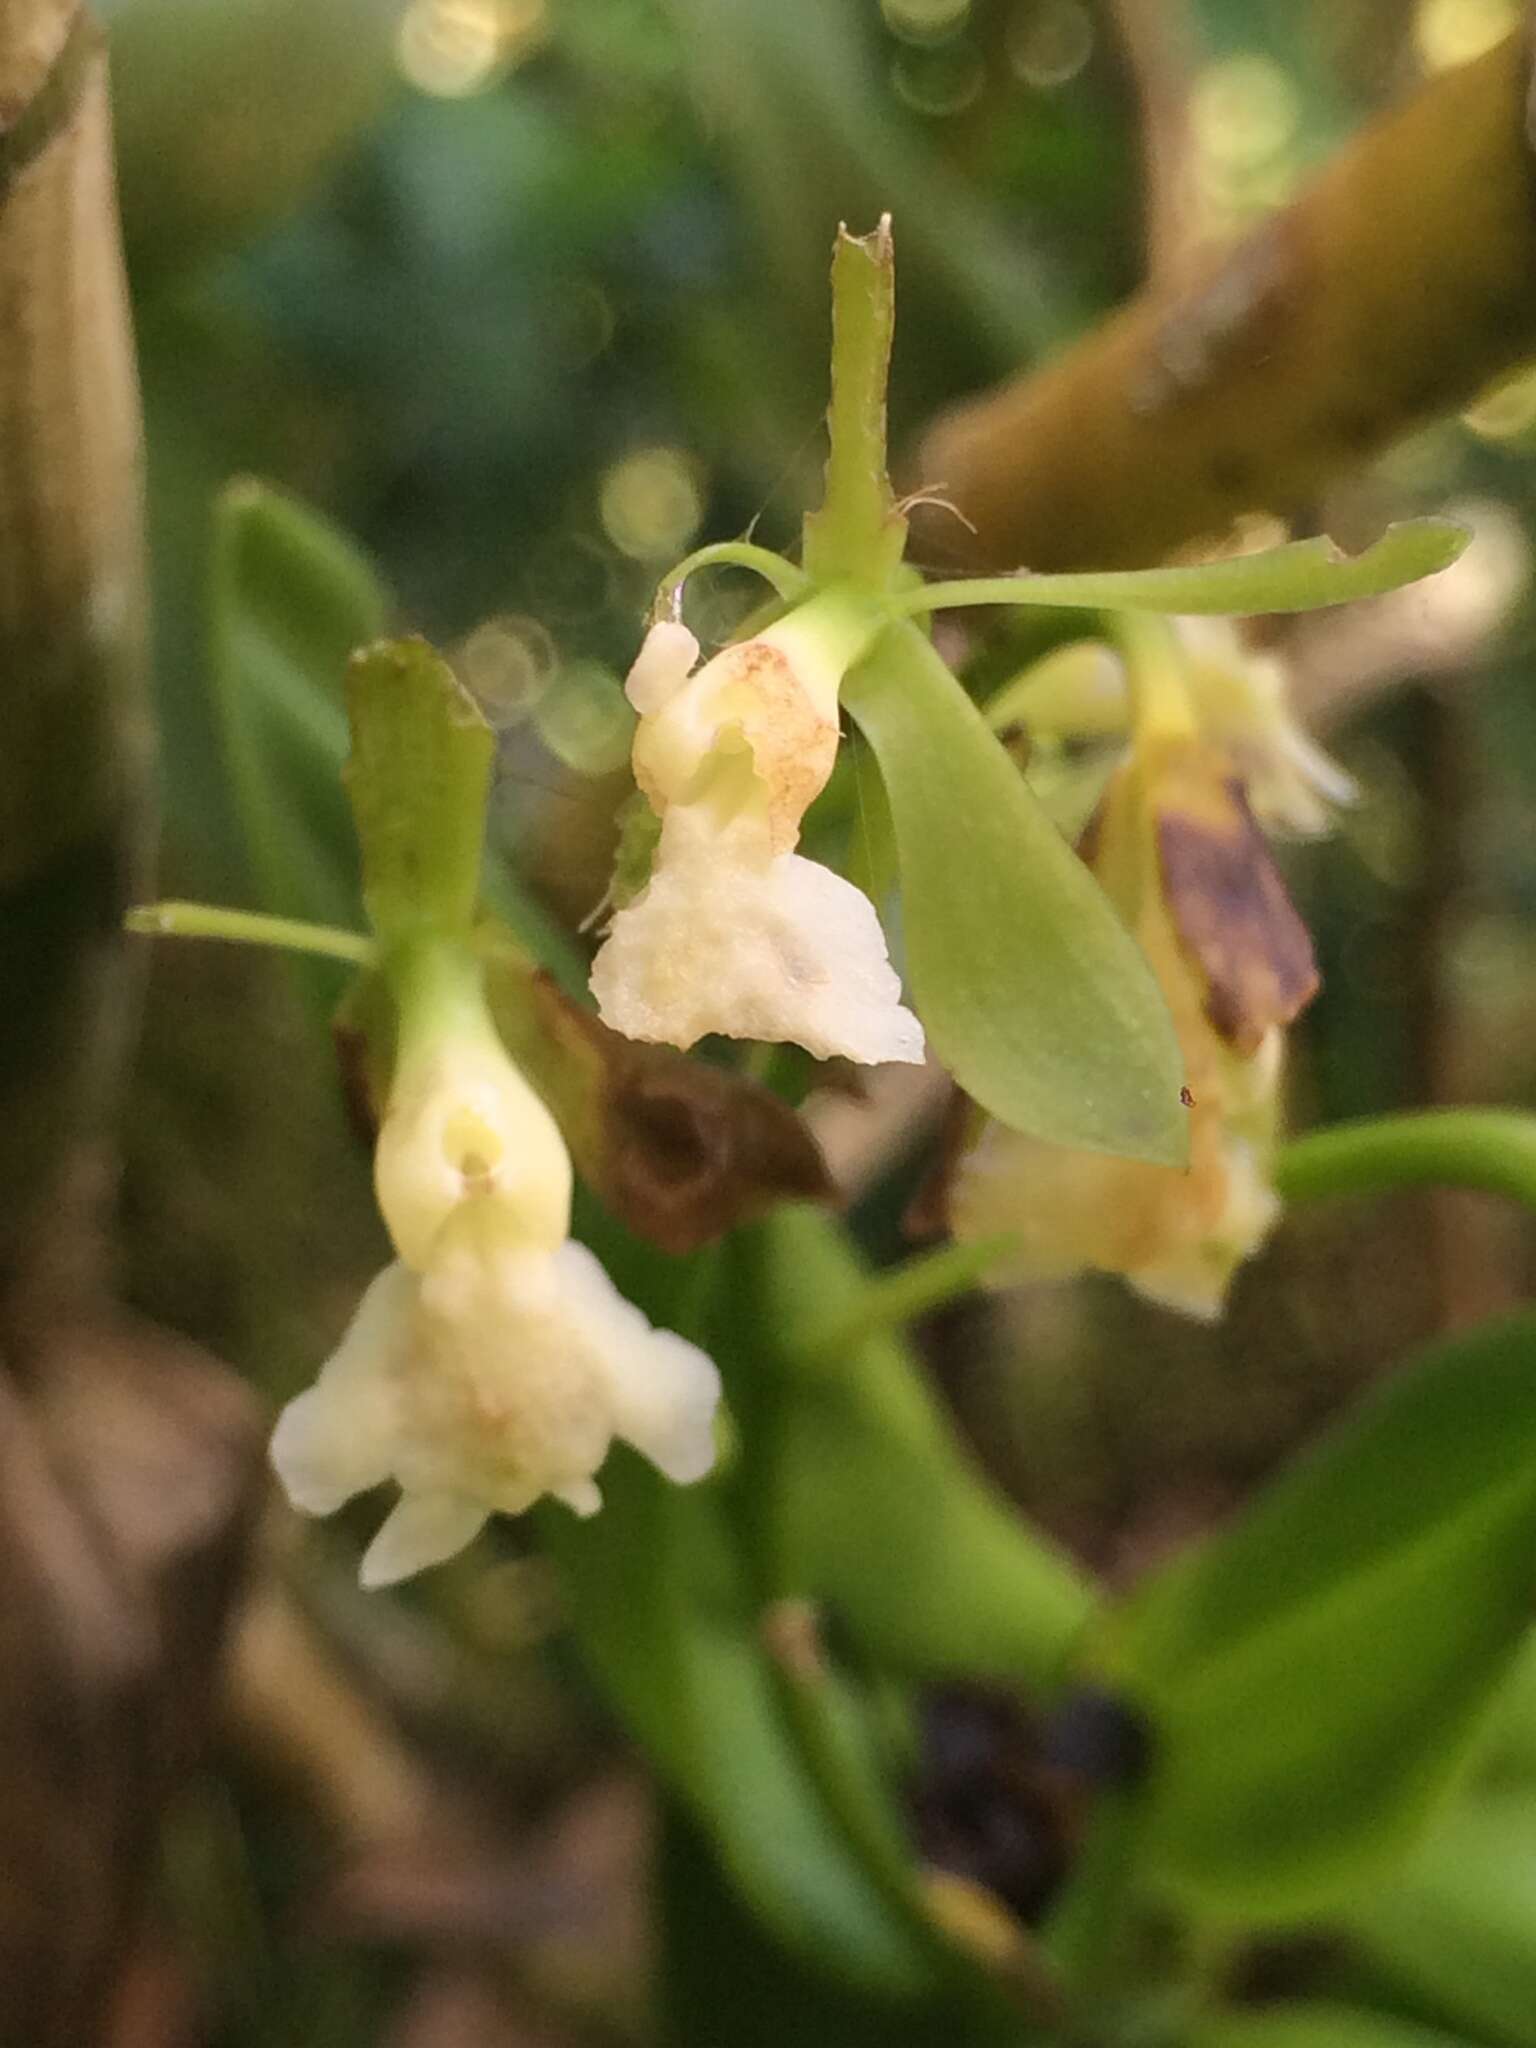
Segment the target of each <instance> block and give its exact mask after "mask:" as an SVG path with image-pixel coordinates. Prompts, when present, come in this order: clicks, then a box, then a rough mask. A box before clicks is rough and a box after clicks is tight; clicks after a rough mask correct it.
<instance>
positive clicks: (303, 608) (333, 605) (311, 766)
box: [210, 478, 389, 992]
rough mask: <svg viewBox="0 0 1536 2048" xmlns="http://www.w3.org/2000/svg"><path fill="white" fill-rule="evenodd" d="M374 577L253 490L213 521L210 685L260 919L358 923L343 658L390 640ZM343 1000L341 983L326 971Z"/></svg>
mask: <svg viewBox="0 0 1536 2048" xmlns="http://www.w3.org/2000/svg"><path fill="white" fill-rule="evenodd" d="M388 610H389V600H388V598H387V596H386V594H385V591H384V589H383V587H382V585H381V584H380V582H379V580H378V578H377V576H376V575H375V574H374V571H373V569H372V566H371V565H370V564H369V562H368V560H367V559H366V557H365V556H364V555H362V554H361V553H360V552H359V551H358V550H357V549H356V548H354V547H353V546H352V544H351V543H350V542H349V541H348V540H346V539H345V538H344V536H343V535H341V534H340V533H338V532H337V531H336V529H335V528H334V527H332V526H331V525H329V524H328V523H327V522H326V521H325V520H324V519H321V518H320V517H319V516H318V515H317V514H316V513H314V512H311V511H310V510H308V508H307V507H305V506H303V505H301V504H300V503H299V502H298V500H297V499H295V498H291V497H289V496H287V495H286V493H284V492H282V491H277V490H273V489H271V488H270V487H268V486H267V485H265V484H261V483H257V482H255V481H254V480H253V479H250V478H243V479H241V480H240V481H239V482H237V483H233V484H231V485H230V486H229V487H228V488H227V489H226V490H225V491H224V493H223V495H222V496H221V497H220V499H219V500H218V504H217V507H216V510H215V514H214V543H213V588H212V612H211V619H210V628H211V637H212V657H213V658H212V663H211V670H212V682H213V690H214V695H215V699H216V702H217V707H218V714H219V721H220V725H221V728H222V732H223V739H224V751H225V758H226V763H227V768H228V773H229V777H230V781H231V784H232V786H233V796H234V805H235V810H236V813H237V817H238V821H239V829H240V835H241V838H242V840H243V842H244V845H245V849H246V854H247V858H248V860H249V863H250V868H251V879H252V882H253V884H254V893H255V896H256V900H257V902H258V903H260V904H261V906H262V907H263V908H264V909H267V910H272V911H275V912H279V913H281V914H283V915H287V916H292V917H303V918H308V919H310V920H311V921H313V922H315V923H317V924H340V925H355V924H356V923H357V921H358V917H359V891H358V875H357V848H356V842H355V839H354V837H353V833H352V824H351V820H350V818H349V817H348V815H347V805H346V799H345V796H344V795H343V792H342V787H341V781H340V770H341V763H342V758H343V756H344V754H345V752H346V731H347V728H346V714H345V711H344V708H343V697H342V679H343V677H344V675H345V673H346V665H347V657H348V656H349V655H350V654H351V652H352V650H353V648H354V647H356V646H358V645H359V644H360V643H361V642H363V641H365V640H372V639H376V638H377V636H378V635H379V634H380V633H381V632H382V631H383V630H384V626H385V623H386V620H387V617H388ZM321 972H322V973H325V974H326V975H327V984H328V986H330V987H331V989H332V991H333V992H334V987H335V981H336V978H335V976H334V975H331V974H329V971H328V970H321Z"/></svg>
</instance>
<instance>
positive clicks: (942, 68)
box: [891, 37, 986, 116]
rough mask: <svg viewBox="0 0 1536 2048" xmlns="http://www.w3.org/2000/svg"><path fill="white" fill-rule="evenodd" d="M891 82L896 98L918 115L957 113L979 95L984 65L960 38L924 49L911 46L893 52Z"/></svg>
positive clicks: (967, 43)
mask: <svg viewBox="0 0 1536 2048" xmlns="http://www.w3.org/2000/svg"><path fill="white" fill-rule="evenodd" d="M891 84H892V85H893V86H894V87H895V89H896V94H897V97H898V98H899V99H903V100H905V101H906V103H907V105H908V106H909V107H912V108H915V109H916V111H917V112H918V113H919V114H931V115H936V116H942V115H945V114H958V113H961V112H963V111H964V109H965V108H966V107H968V106H970V105H971V103H972V102H973V101H974V100H975V99H976V98H977V97H978V96H979V95H980V92H981V89H982V87H983V86H984V85H985V84H986V68H985V66H984V65H983V64H982V61H981V56H980V53H979V52H978V51H977V50H976V49H975V47H974V46H973V45H972V44H971V43H970V41H969V40H967V39H965V38H963V37H962V38H959V39H957V40H955V41H953V42H948V43H944V44H942V45H937V44H936V45H933V46H931V47H929V48H926V49H918V48H917V47H916V46H915V45H914V46H911V47H909V48H907V49H904V50H898V51H897V53H896V57H895V60H894V61H893V63H892V65H891Z"/></svg>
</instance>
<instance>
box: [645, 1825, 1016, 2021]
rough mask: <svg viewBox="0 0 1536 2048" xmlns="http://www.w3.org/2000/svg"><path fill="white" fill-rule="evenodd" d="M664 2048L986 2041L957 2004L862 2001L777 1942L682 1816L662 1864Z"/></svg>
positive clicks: (666, 1842) (664, 1844)
mask: <svg viewBox="0 0 1536 2048" xmlns="http://www.w3.org/2000/svg"><path fill="white" fill-rule="evenodd" d="M658 1864H659V1869H658V1892H659V1902H660V1909H661V1911H660V1919H661V1938H662V1957H661V1966H660V1972H659V1975H660V2004H661V2021H662V2038H663V2039H664V2040H665V2041H666V2042H667V2043H668V2044H669V2048H784V2044H785V2043H788V2042H807V2043H819V2044H827V2048H830V2044H832V2043H834V2042H835V2043H836V2044H837V2048H932V2043H933V2042H934V2041H935V2040H936V2039H938V2038H939V2035H940V2033H941V2032H942V2033H943V2036H944V2038H945V2039H946V2040H947V2041H948V2042H950V2043H951V2044H952V2048H970V2044H971V2043H972V2042H973V2041H975V2040H976V2039H977V2038H978V2037H977V2035H976V2034H975V2032H973V2030H971V2029H969V2028H966V2027H964V2026H961V2027H959V2028H957V2026H956V2015H955V2012H954V2007H953V2002H952V2001H949V2000H944V1999H942V1998H937V1999H932V2000H924V2001H922V2002H921V2003H916V2004H907V2003H905V2002H904V2003H901V2004H892V2003H891V2002H890V2001H887V2000H884V1999H880V2000H875V1999H871V1998H869V1997H867V1996H866V1997H861V1996H860V1995H859V1994H858V1993H857V1992H856V1991H854V1990H852V1989H850V1987H849V1986H848V1985H847V1983H846V1982H844V1981H843V1980H842V1979H841V1978H839V1977H837V1976H834V1975H833V1974H831V1973H830V1972H828V1971H825V1970H818V1969H816V1968H814V1967H813V1966H811V1965H810V1964H808V1963H807V1962H806V1961H805V1959H804V1958H803V1957H802V1956H800V1955H797V1954H795V1953H794V1952H793V1951H792V1950H790V1949H788V1948H786V1947H785V1946H784V1945H783V1944H782V1943H781V1942H777V1941H775V1940H774V1939H773V1937H772V1934H771V1932H770V1931H769V1929H767V1928H766V1927H765V1926H764V1925H763V1922H762V1921H761V1920H760V1919H758V1918H757V1917H755V1916H754V1915H753V1914H751V1913H749V1912H747V1911H746V1909H745V1908H744V1907H743V1905H742V1904H741V1902H740V1901H739V1899H738V1898H737V1897H736V1895H735V1893H734V1892H733V1891H732V1890H731V1888H730V1886H729V1885H728V1884H726V1883H725V1882H724V1879H723V1877H722V1874H721V1871H720V1868H719V1859H718V1857H716V1856H715V1855H713V1854H712V1853H711V1849H710V1844H709V1842H708V1841H707V1840H706V1839H705V1837H704V1836H703V1835H702V1833H701V1832H700V1830H699V1829H698V1828H697V1827H696V1826H694V1825H693V1824H691V1823H690V1821H689V1819H688V1817H687V1814H686V1812H685V1811H684V1810H682V1809H681V1808H680V1807H679V1806H677V1805H676V1804H675V1803H674V1804H669V1806H668V1807H666V1808H664V1811H663V1817H662V1831H661V1849H660V1855H659V1858H658Z"/></svg>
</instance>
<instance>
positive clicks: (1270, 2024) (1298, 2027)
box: [1181, 1998, 1462, 2048]
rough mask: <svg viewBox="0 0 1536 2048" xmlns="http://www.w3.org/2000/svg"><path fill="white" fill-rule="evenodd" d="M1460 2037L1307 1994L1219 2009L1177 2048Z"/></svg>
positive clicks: (1313, 2046)
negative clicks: (1247, 2008)
mask: <svg viewBox="0 0 1536 2048" xmlns="http://www.w3.org/2000/svg"><path fill="white" fill-rule="evenodd" d="M1461 2039H1462V2037H1461V2036H1458V2035H1455V2034H1446V2033H1442V2032H1441V2031H1440V2029H1439V2028H1438V2027H1421V2026H1416V2025H1415V2024H1414V2023H1413V2022H1412V2021H1411V2020H1402V2019H1397V2018H1395V2017H1392V2016H1389V2015H1388V2014H1386V2013H1379V2012H1371V2011H1368V2010H1367V2009H1365V2008H1364V2007H1361V2006H1356V2005H1337V2004H1334V2003H1333V2002H1332V2001H1331V2000H1326V1999H1311V1998H1308V1999H1296V2000H1294V2001H1287V2003H1285V2004H1284V2005H1271V2006H1265V2007H1264V2008H1263V2009H1262V2010H1261V2011H1257V2012H1226V2013H1221V2014H1219V2015H1217V2016H1216V2017H1214V2018H1212V2019H1208V2020H1205V2021H1202V2022H1201V2023H1200V2024H1199V2025H1198V2026H1195V2027H1192V2028H1191V2029H1190V2031H1189V2032H1188V2033H1187V2034H1186V2035H1185V2036H1184V2040H1183V2043H1182V2044H1181V2048H1460V2042H1461Z"/></svg>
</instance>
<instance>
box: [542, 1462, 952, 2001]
mask: <svg viewBox="0 0 1536 2048" xmlns="http://www.w3.org/2000/svg"><path fill="white" fill-rule="evenodd" d="M602 1483H603V1493H604V1503H605V1504H604V1507H603V1512H602V1513H601V1515H598V1516H594V1517H593V1519H592V1520H591V1521H588V1522H581V1521H577V1520H575V1519H574V1518H573V1517H571V1516H570V1515H568V1514H562V1513H561V1512H560V1511H558V1510H556V1509H550V1510H547V1511H546V1513H545V1516H544V1522H543V1533H544V1540H545V1543H546V1545H547V1547H548V1548H549V1549H550V1550H551V1551H552V1553H553V1554H554V1556H555V1558H556V1560H557V1562H558V1563H559V1564H560V1566H561V1568H562V1572H563V1575H564V1581H565V1587H566V1597H567V1604H568V1610H569V1613H570V1616H571V1620H572V1624H573V1626H574V1628H575V1630H576V1633H577V1637H578V1640H579V1642H580V1644H581V1648H582V1651H583V1654H584V1655H585V1657H586V1658H587V1660H588V1662H589V1663H590V1664H591V1666H592V1668H593V1670H594V1672H595V1673H596V1675H597V1677H598V1678H599V1679H600V1680H601V1682H602V1684H603V1686H604V1687H605V1689H606V1690H607V1692H608V1693H609V1695H610V1696H611V1698H612V1699H613V1700H614V1702H615V1704H616V1705H617V1706H618V1707H619V1708H620V1709H621V1710H622V1712H623V1715H624V1718H625V1720H626V1721H627V1722H628V1724H629V1726H630V1727H631V1728H632V1729H633V1731H634V1732H635V1734H636V1735H637V1736H638V1737H639V1739H640V1740H641V1741H642V1742H643V1743H644V1745H645V1747H646V1750H647V1752H648V1753H649V1755H650V1756H651V1758H652V1760H653V1761H654V1763H655V1764H656V1766H657V1768H658V1769H659V1771H660V1772H661V1774H662V1776H663V1778H664V1779H665V1780H666V1782H667V1783H668V1784H669V1785H670V1786H671V1787H672V1788H673V1790H674V1791H675V1792H676V1793H677V1794H678V1796H679V1797H680V1798H681V1799H683V1800H684V1801H685V1802H686V1804H687V1806H688V1808H689V1810H690V1811H691V1812H692V1814H693V1815H694V1816H695V1818H696V1819H697V1821H698V1822H699V1824H700V1825H701V1826H702V1827H703V1829H704V1830H705V1832H706V1833H707V1834H708V1836H709V1837H710V1840H711V1841H712V1842H713V1844H714V1847H715V1851H716V1853H717V1854H718V1856H719V1858H720V1861H721V1863H722V1865H723V1867H724V1868H725V1870H726V1871H727V1872H728V1873H729V1875H730V1877H731V1879H732V1882H733V1883H734V1884H736V1885H737V1886H738V1887H739V1888H740V1890H741V1892H742V1894H743V1896H744V1897H745V1898H746V1899H748V1900H749V1901H750V1902H751V1904H752V1906H753V1908H754V1909H755V1911H756V1912H757V1913H758V1914H760V1915H761V1917H762V1920H763V1922H764V1924H765V1925H766V1926H767V1927H768V1928H769V1929H770V1930H772V1932H773V1933H774V1935H775V1936H776V1937H777V1938H778V1939H779V1940H781V1941H782V1942H784V1943H785V1944H786V1945H787V1946H788V1947H789V1948H790V1949H792V1950H793V1951H794V1952H796V1953H797V1954H800V1955H802V1956H805V1957H808V1958H810V1959H811V1960H812V1961H814V1962H815V1963H817V1964H818V1965H819V1966H820V1967H821V1968H822V1969H825V1970H828V1971H830V1972H832V1973H834V1974H835V1975H836V1976H837V1977H838V1978H840V1979H842V1980H843V1981H845V1982H848V1981H851V1982H853V1983H856V1984H859V1985H861V1986H862V1987H863V1988H864V1989H865V1990H866V1991H868V1992H874V1993H879V1994H882V1995H884V1996H901V1997H911V1996H915V1995H917V1994H919V1993H921V1992H923V1991H924V1990H925V1989H929V1988H931V1985H932V1980H933V1970H932V1965H931V1963H930V1961H929V1959H928V1958H927V1956H926V1955H925V1954H924V1952H923V1949H922V1947H921V1946H920V1944H919V1943H918V1942H917V1940H916V1939H915V1937H914V1935H913V1933H912V1932H911V1931H910V1929H909V1928H908V1927H906V1926H904V1925H903V1924H902V1922H901V1920H900V1919H899V1917H898V1916H897V1914H896V1913H895V1912H894V1910H893V1909H892V1907H891V1906H890V1905H889V1904H888V1903H887V1901H886V1900H885V1898H884V1897H883V1896H882V1895H881V1893H880V1891H879V1889H878V1888H877V1886H876V1885H875V1884H874V1883H873V1881H872V1880H871V1879H870V1877H869V1876H868V1875H867V1874H866V1873H865V1871H864V1870H863V1869H862V1868H861V1867H860V1865H859V1864H858V1863H857V1861H856V1860H855V1859H854V1856H853V1854H852V1853H851V1851H850V1849H849V1848H848V1846H847V1844H846V1842H845V1841H844V1840H843V1839H842V1837H841V1834H840V1832H839V1830H838V1829H837V1827H836V1825H835V1824H834V1821H833V1819H832V1817H831V1816H830V1815H829V1813H828V1812H827V1810H826V1808H825V1807H824V1805H823V1804H822V1801H821V1799H820V1796H819V1794H818V1792H817V1790H816V1787H815V1785H814V1784H813V1783H812V1781H811V1780H810V1778H809V1777H808V1776H807V1775H806V1772H805V1769H804V1765H803V1762H802V1760H801V1758H800V1756H799V1754H798V1751H797V1748H796V1745H795V1743H794V1741H793V1739H792V1734H791V1730H790V1728H789V1725H788V1723H787V1721H786V1718H785V1714H784V1709H783V1704H782V1701H781V1699H780V1696H779V1691H778V1687H777V1684H776V1681H775V1678H774V1674H773V1672H772V1670H771V1668H770V1666H769V1663H768V1658H767V1653H766V1651H765V1649H764V1647H763V1644H762V1641H761V1637H760V1631H759V1626H758V1613H757V1607H756V1603H755V1601H754V1598H753V1596H752V1591H751V1588H750V1586H749V1585H748V1583H747V1581H746V1579H745V1577H744V1575H743V1573H742V1570H741V1566H740V1564H739V1562H738V1560H737V1557H736V1555H735V1554H734V1552H733V1548H732V1545H731V1542H730V1537H729V1532H728V1525H727V1523H726V1520H725V1517H724V1513H723V1509H722V1505H721V1502H720V1499H719V1496H718V1493H717V1491H716V1490H715V1489H714V1488H712V1487H710V1488H694V1489H690V1490H687V1491H684V1490H681V1489H679V1488H676V1487H673V1486H671V1485H670V1484H669V1483H668V1482H667V1481H666V1480H664V1479H661V1478H659V1477H658V1476H657V1475H656V1474H655V1473H653V1472H652V1471H651V1470H650V1469H649V1468H648V1467H645V1466H642V1464H641V1463H640V1461H639V1460H638V1459H636V1458H633V1457H630V1456H628V1455H627V1454H625V1453H623V1452H620V1453H617V1454H615V1456H614V1457H612V1458H611V1459H610V1460H609V1462H608V1464H607V1465H606V1466H605V1467H604V1469H603V1482H602Z"/></svg>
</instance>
